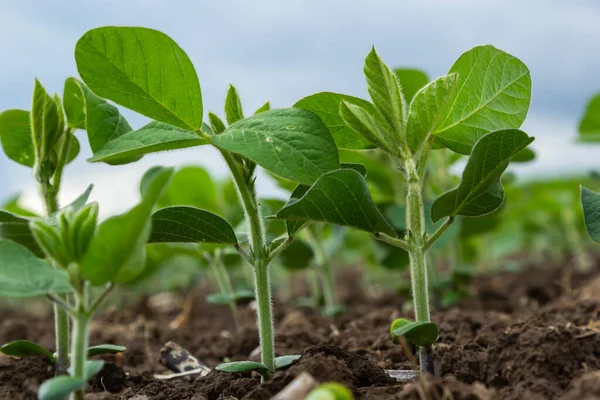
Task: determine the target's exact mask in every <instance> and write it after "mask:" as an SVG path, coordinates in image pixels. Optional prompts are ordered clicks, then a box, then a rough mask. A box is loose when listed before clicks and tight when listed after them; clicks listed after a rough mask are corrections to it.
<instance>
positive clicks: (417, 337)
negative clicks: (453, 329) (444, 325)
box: [390, 318, 439, 347]
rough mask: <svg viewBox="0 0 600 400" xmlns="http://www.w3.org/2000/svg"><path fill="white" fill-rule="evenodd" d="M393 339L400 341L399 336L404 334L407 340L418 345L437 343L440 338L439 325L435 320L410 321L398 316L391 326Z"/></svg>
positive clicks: (395, 342)
mask: <svg viewBox="0 0 600 400" xmlns="http://www.w3.org/2000/svg"><path fill="white" fill-rule="evenodd" d="M390 331H391V333H392V341H393V342H394V344H397V343H398V338H399V337H400V336H404V338H405V339H406V341H407V342H408V343H410V344H412V345H415V346H418V347H426V346H430V345H432V344H434V343H435V341H436V340H437V338H438V335H439V331H438V326H437V325H436V324H435V323H433V322H427V321H415V322H409V321H408V320H406V319H404V318H398V319H397V320H395V321H394V322H393V323H392V326H391V328H390Z"/></svg>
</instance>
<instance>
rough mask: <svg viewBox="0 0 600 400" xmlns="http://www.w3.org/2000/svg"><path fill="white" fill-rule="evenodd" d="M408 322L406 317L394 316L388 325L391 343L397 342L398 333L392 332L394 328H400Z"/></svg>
mask: <svg viewBox="0 0 600 400" xmlns="http://www.w3.org/2000/svg"><path fill="white" fill-rule="evenodd" d="M409 323H410V321H409V320H407V319H406V318H396V319H395V320H394V322H392V325H390V335H391V336H392V343H394V344H399V343H400V342H399V341H398V335H396V334H395V333H394V331H395V330H397V329H400V328H402V327H403V326H405V325H408V324H409Z"/></svg>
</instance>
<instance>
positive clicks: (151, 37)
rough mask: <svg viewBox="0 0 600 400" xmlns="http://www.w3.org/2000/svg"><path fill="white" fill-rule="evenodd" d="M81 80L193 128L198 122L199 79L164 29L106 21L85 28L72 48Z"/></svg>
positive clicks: (153, 114)
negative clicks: (90, 27) (102, 24)
mask: <svg viewBox="0 0 600 400" xmlns="http://www.w3.org/2000/svg"><path fill="white" fill-rule="evenodd" d="M75 60H76V62H77V69H78V70H79V74H80V75H81V78H82V79H83V81H84V82H85V84H86V85H87V86H88V87H89V88H90V89H91V90H92V91H93V92H94V93H96V94H97V95H98V96H101V97H104V98H107V99H109V100H112V101H114V102H115V103H117V104H120V105H122V106H124V107H127V108H130V109H132V110H134V111H137V112H139V113H141V114H144V115H146V116H147V117H150V118H153V119H156V120H158V121H162V122H164V123H167V124H171V125H175V126H178V127H180V128H184V129H188V130H191V131H196V130H198V129H200V127H201V126H202V94H201V92H200V83H199V82H198V76H197V75H196V71H195V69H194V66H193V65H192V62H191V61H190V59H189V58H188V56H187V54H185V52H184V51H183V50H182V49H181V48H180V47H179V46H178V45H177V43H175V42H174V41H173V40H172V39H171V38H170V37H168V36H167V35H165V34H164V33H162V32H159V31H156V30H153V29H147V28H137V27H115V26H107V27H102V28H96V29H92V30H90V31H88V32H86V33H85V34H84V35H83V36H82V37H81V39H79V41H78V42H77V46H76V47H75Z"/></svg>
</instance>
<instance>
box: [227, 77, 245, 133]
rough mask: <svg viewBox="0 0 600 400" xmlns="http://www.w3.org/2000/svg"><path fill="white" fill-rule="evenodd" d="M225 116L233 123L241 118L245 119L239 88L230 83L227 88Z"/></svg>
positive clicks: (229, 122) (230, 123)
mask: <svg viewBox="0 0 600 400" xmlns="http://www.w3.org/2000/svg"><path fill="white" fill-rule="evenodd" d="M225 118H226V119H227V123H228V124H229V125H232V124H234V123H236V122H238V121H239V120H241V119H244V112H243V111H242V102H241V101H240V95H239V94H238V91H237V89H236V88H235V86H233V85H229V90H227V97H225Z"/></svg>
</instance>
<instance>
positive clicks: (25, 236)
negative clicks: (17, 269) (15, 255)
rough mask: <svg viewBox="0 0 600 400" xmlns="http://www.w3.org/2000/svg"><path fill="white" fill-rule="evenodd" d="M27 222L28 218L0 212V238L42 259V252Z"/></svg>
mask: <svg viewBox="0 0 600 400" xmlns="http://www.w3.org/2000/svg"><path fill="white" fill-rule="evenodd" d="M29 221H30V219H29V218H23V217H21V216H19V215H16V214H13V213H10V212H8V211H2V210H0V238H1V239H6V240H10V241H12V242H15V243H18V244H20V245H21V246H23V247H26V248H27V249H29V251H31V252H33V253H34V254H35V255H36V256H38V257H43V256H44V252H43V251H42V249H41V248H40V246H39V245H38V244H37V242H36V240H35V238H34V237H33V234H32V233H31V228H30V227H29Z"/></svg>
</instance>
